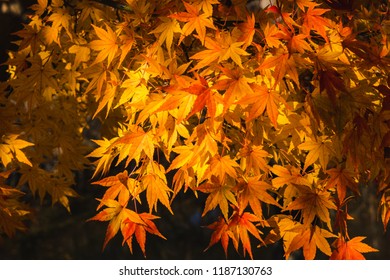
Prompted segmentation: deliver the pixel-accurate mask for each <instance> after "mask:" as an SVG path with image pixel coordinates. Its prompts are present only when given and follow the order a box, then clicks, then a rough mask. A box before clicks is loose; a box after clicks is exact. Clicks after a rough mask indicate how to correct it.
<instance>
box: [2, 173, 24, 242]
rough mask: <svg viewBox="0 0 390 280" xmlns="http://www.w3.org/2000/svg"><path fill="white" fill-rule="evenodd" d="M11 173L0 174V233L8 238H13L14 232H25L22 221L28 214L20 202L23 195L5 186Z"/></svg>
mask: <svg viewBox="0 0 390 280" xmlns="http://www.w3.org/2000/svg"><path fill="white" fill-rule="evenodd" d="M13 171H14V170H7V171H3V172H0V232H1V233H5V234H6V235H7V236H9V237H12V236H14V234H15V232H16V230H21V231H23V230H26V226H25V225H24V223H23V220H24V219H25V218H27V216H28V215H29V214H30V212H29V211H28V209H27V206H26V205H25V204H24V203H22V202H21V201H20V200H21V199H20V198H21V197H22V196H23V195H24V193H23V192H21V191H20V190H18V189H16V188H14V187H11V186H8V185H7V184H6V180H7V179H8V178H9V176H10V175H11V174H12V173H13Z"/></svg>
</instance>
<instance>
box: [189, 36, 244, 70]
mask: <svg viewBox="0 0 390 280" xmlns="http://www.w3.org/2000/svg"><path fill="white" fill-rule="evenodd" d="M243 44H244V42H237V41H236V40H235V39H234V38H232V36H231V35H230V33H228V32H216V35H215V38H210V37H206V39H205V47H206V48H207V50H203V51H200V52H198V53H196V54H194V55H193V56H191V59H198V60H200V61H199V62H198V63H197V65H196V66H195V67H194V68H193V70H198V69H201V68H203V67H205V66H209V65H210V64H211V63H212V62H214V61H215V60H217V59H218V63H220V62H222V61H224V60H228V59H229V58H231V59H232V60H233V61H234V62H235V63H236V64H237V65H238V66H239V67H240V68H243V66H242V61H241V56H247V55H249V53H247V52H246V51H244V50H243V49H242V48H241V46H242V45H243Z"/></svg>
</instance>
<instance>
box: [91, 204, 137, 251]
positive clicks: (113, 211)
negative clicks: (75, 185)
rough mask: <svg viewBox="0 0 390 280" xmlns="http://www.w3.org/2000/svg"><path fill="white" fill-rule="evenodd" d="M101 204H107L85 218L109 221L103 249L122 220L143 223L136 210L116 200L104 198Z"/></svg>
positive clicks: (119, 226)
mask: <svg viewBox="0 0 390 280" xmlns="http://www.w3.org/2000/svg"><path fill="white" fill-rule="evenodd" d="M102 202H103V201H102ZM103 204H104V205H105V206H107V208H105V209H104V210H102V211H100V212H99V213H97V214H96V215H95V216H93V217H92V218H90V219H88V220H87V221H101V222H105V221H110V222H109V224H108V227H107V232H106V236H105V239H104V243H103V249H104V248H105V247H106V246H107V243H108V242H109V241H110V240H111V239H112V238H113V237H114V236H115V235H116V234H117V233H118V231H119V229H120V228H121V227H122V226H123V225H122V224H123V222H124V221H126V220H131V221H133V222H135V223H139V224H144V221H143V220H142V219H141V218H140V217H139V215H138V214H137V213H136V212H134V211H132V210H130V209H127V208H125V207H123V206H122V205H121V204H120V203H119V202H118V201H116V200H113V199H106V200H105V201H104V202H103Z"/></svg>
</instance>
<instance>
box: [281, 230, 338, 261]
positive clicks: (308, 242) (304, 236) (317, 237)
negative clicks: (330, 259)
mask: <svg viewBox="0 0 390 280" xmlns="http://www.w3.org/2000/svg"><path fill="white" fill-rule="evenodd" d="M331 237H336V236H335V235H334V234H333V233H331V232H329V231H327V230H325V229H322V228H320V227H318V226H314V227H308V228H304V229H303V231H302V232H300V233H298V234H297V235H296V236H295V237H294V238H293V239H292V241H291V243H290V246H289V247H288V250H287V251H286V252H285V255H286V258H288V257H289V255H290V254H291V252H293V251H296V250H298V249H300V248H303V256H304V257H305V259H306V260H313V259H314V258H315V256H316V251H317V248H318V249H320V251H321V252H323V253H324V254H325V255H327V256H330V255H331V254H332V250H331V248H330V246H329V243H328V241H327V240H326V238H331Z"/></svg>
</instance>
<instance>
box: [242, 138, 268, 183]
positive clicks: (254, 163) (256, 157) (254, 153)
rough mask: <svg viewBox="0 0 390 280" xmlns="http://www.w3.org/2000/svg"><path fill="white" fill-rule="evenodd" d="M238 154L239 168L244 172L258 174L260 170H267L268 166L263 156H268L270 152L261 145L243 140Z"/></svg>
mask: <svg viewBox="0 0 390 280" xmlns="http://www.w3.org/2000/svg"><path fill="white" fill-rule="evenodd" d="M239 156H240V166H241V169H242V170H245V173H246V174H248V173H250V172H253V174H255V175H260V170H262V171H263V172H268V170H269V167H268V164H267V161H266V159H265V158H267V157H270V154H269V153H268V152H267V151H265V150H263V147H262V146H256V145H252V144H251V143H247V142H245V144H244V146H243V147H242V148H241V149H240V151H239Z"/></svg>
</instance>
